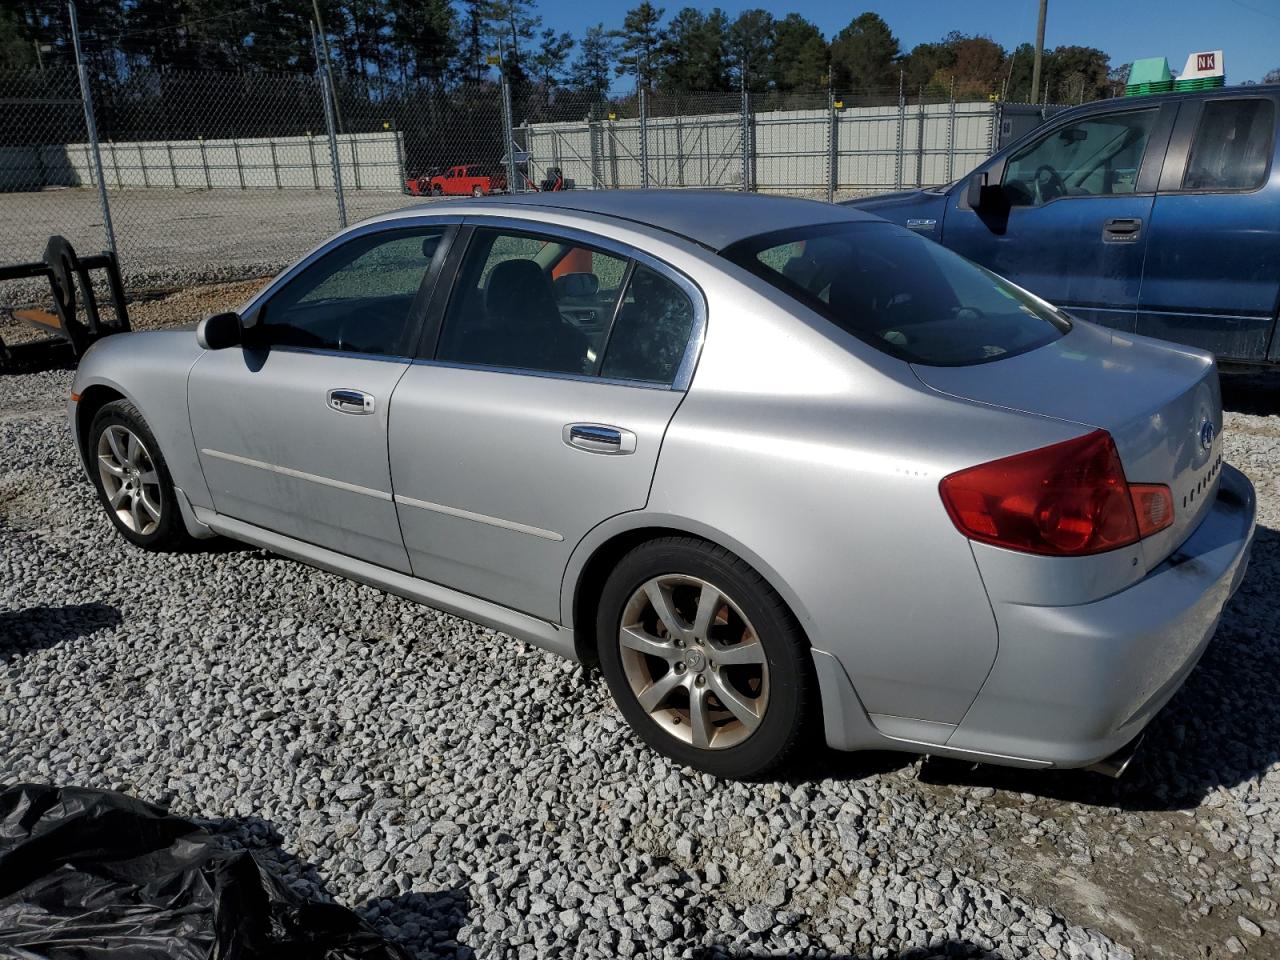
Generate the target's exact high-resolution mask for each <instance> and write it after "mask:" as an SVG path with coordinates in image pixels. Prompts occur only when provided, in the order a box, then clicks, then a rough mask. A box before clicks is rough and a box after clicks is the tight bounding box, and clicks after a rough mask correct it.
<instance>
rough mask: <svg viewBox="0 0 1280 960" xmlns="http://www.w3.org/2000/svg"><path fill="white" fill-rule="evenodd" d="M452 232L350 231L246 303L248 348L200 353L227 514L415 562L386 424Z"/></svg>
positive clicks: (217, 503)
mask: <svg viewBox="0 0 1280 960" xmlns="http://www.w3.org/2000/svg"><path fill="white" fill-rule="evenodd" d="M450 229H452V228H450V227H447V226H444V225H440V224H439V221H436V223H435V224H433V225H430V226H428V225H416V226H404V227H394V228H390V229H389V228H387V226H386V225H385V224H384V225H379V226H378V227H377V228H374V229H372V230H369V231H367V232H364V233H358V234H356V235H354V236H348V237H345V238H342V239H341V240H340V241H339V242H338V243H336V244H335V245H334V246H333V247H332V248H331V249H328V250H326V251H324V252H322V253H321V254H320V255H319V256H317V257H315V258H313V259H312V260H311V261H310V262H307V263H304V264H302V265H300V266H299V267H298V268H295V270H294V271H292V272H291V273H290V274H289V275H287V276H286V277H285V278H283V279H282V281H281V282H280V283H279V284H277V285H276V286H274V287H273V288H272V289H271V290H270V291H269V292H268V293H267V294H266V295H265V296H264V297H263V298H262V299H261V300H260V301H259V302H257V303H255V304H254V305H253V306H252V307H251V308H250V309H249V310H247V311H246V314H245V323H246V326H247V327H248V329H247V330H246V340H247V343H246V344H245V345H244V346H243V347H237V348H230V349H223V350H216V351H206V352H205V353H204V354H203V355H202V356H201V357H200V359H199V360H198V361H197V362H196V364H195V366H194V367H193V368H192V370H191V375H190V378H189V381H188V401H189V406H190V413H191V428H192V432H193V434H194V437H195V441H196V447H197V449H198V450H199V456H200V465H201V467H202V468H203V470H204V475H205V479H206V481H207V482H208V484H209V490H210V492H211V494H212V496H213V503H214V509H215V510H216V511H217V512H218V513H220V514H222V515H224V516H228V517H233V518H235V519H238V520H243V521H245V522H247V523H251V524H253V525H255V526H258V527H263V528H266V529H268V530H273V531H276V532H278V533H282V534H285V535H286V536H289V537H293V538H295V539H297V540H302V541H305V542H307V543H311V544H315V545H317V546H321V547H326V548H328V549H331V550H335V551H337V552H339V553H342V554H346V555H348V556H351V557H356V558H358V559H361V560H366V561H368V562H370V563H374V564H377V565H378V566H382V567H388V568H390V569H393V570H399V571H402V572H408V571H409V561H408V557H407V555H406V554H405V550H404V544H403V540H402V538H401V536H400V528H399V525H398V522H397V518H396V510H395V504H394V502H393V499H392V497H393V492H392V488H391V473H390V467H389V464H388V461H387V420H388V412H389V409H390V400H391V394H392V391H393V390H394V389H395V386H396V383H397V382H399V380H400V378H401V377H402V376H404V373H405V371H406V370H408V369H409V357H410V356H412V354H413V351H414V349H415V347H416V344H417V338H418V335H419V334H420V332H421V317H422V315H423V313H424V312H425V309H426V304H427V301H428V298H429V294H430V290H429V287H430V284H431V282H432V280H433V277H434V274H435V272H437V271H438V269H439V263H440V262H442V261H443V244H442V241H443V240H444V238H445V235H446V233H447V232H448V231H449V230H450ZM438 253H439V258H438V259H437V254H438Z"/></svg>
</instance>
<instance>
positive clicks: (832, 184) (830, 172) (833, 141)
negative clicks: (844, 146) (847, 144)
mask: <svg viewBox="0 0 1280 960" xmlns="http://www.w3.org/2000/svg"><path fill="white" fill-rule="evenodd" d="M839 135H840V117H839V115H838V114H837V113H836V97H835V94H833V93H832V92H831V91H830V90H828V91H827V203H834V202H835V199H836V177H837V176H839V170H838V169H837V164H836V156H837V151H838V149H839V147H838V145H837V138H838V137H839Z"/></svg>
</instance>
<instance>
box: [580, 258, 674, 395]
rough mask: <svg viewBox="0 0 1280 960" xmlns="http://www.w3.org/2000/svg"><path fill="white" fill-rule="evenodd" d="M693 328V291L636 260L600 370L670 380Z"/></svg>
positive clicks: (610, 374)
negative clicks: (687, 290) (690, 295)
mask: <svg viewBox="0 0 1280 960" xmlns="http://www.w3.org/2000/svg"><path fill="white" fill-rule="evenodd" d="M692 329H693V303H692V302H691V301H690V300H689V295H688V294H686V293H685V292H684V291H683V290H681V289H680V287H679V286H677V285H676V283H675V282H674V281H673V280H671V279H669V278H667V277H664V276H663V275H662V274H660V273H658V272H657V271H656V270H651V269H650V268H648V267H646V266H637V267H636V268H635V271H634V272H633V273H632V275H631V282H630V283H628V284H627V290H626V293H625V295H624V296H623V298H622V303H621V305H620V306H619V307H618V313H617V317H616V319H615V320H614V322H613V329H612V330H611V331H610V333H609V342H608V344H607V346H606V347H605V352H604V362H603V363H602V364H601V367H600V375H601V376H604V377H610V378H612V379H616V380H639V381H643V382H646V383H663V384H670V383H672V382H673V381H674V380H675V378H676V372H677V371H678V370H679V369H680V361H681V360H683V359H684V354H685V348H686V347H687V346H688V344H689V333H690V331H692Z"/></svg>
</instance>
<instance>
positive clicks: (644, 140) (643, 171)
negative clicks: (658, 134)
mask: <svg viewBox="0 0 1280 960" xmlns="http://www.w3.org/2000/svg"><path fill="white" fill-rule="evenodd" d="M638 93H639V100H640V189H641V190H648V189H649V116H648V114H649V104H648V102H647V101H646V99H645V88H644V85H643V84H642V85H641V86H640V88H639V90H638Z"/></svg>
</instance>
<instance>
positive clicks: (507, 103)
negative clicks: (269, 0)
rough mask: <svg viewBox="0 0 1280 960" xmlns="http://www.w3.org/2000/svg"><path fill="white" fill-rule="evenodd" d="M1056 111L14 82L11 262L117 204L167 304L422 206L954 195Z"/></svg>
mask: <svg viewBox="0 0 1280 960" xmlns="http://www.w3.org/2000/svg"><path fill="white" fill-rule="evenodd" d="M86 94H87V95H88V96H90V97H91V98H92V104H93V108H94V109H93V116H94V117H95V124H96V131H97V138H98V141H99V142H100V150H99V154H98V156H97V157H95V154H94V151H93V150H92V149H91V146H90V144H91V139H92V138H91V137H90V136H89V133H90V131H89V130H88V129H87V126H86V117H87V116H88V113H87V111H86V110H85V104H84V102H83V97H84V96H85V95H86ZM1050 109H1052V108H1050ZM1044 115H1045V108H1041V107H1030V106H1017V105H1010V104H1001V103H991V102H986V101H982V102H969V103H966V102H956V101H955V100H954V99H952V98H949V97H947V96H945V95H943V96H936V95H935V96H932V97H930V96H924V95H921V96H918V97H916V98H908V97H905V96H903V95H902V94H901V92H900V91H885V92H884V93H883V94H882V95H878V96H875V97H861V98H858V99H856V100H855V99H854V98H851V97H849V98H842V97H840V96H839V95H838V94H825V93H819V94H779V93H767V94H760V93H745V92H744V93H661V94H650V93H647V92H643V91H641V92H638V93H637V94H635V95H632V96H627V97H620V98H612V99H601V98H598V97H594V96H590V95H585V94H581V93H577V92H573V91H566V90H552V91H547V90H543V89H540V88H535V87H527V88H525V89H523V90H511V89H509V88H507V87H506V86H505V85H504V84H502V83H500V82H492V81H480V82H464V83H461V84H458V85H456V86H451V87H448V88H446V89H440V88H437V87H432V86H428V85H425V84H423V85H414V84H392V83H381V82H378V81H375V80H368V79H350V78H342V77H334V78H333V80H332V81H330V80H329V79H328V78H327V77H326V76H325V75H324V74H323V73H320V74H317V75H312V74H297V75H273V74H229V73H213V72H200V73H190V72H188V73H184V72H177V71H143V70H138V71H133V72H131V73H129V74H128V76H127V77H125V78H124V79H123V80H113V81H111V82H110V83H107V82H105V81H102V80H93V81H90V82H89V83H88V84H87V89H86V88H84V87H82V85H81V83H80V82H79V79H78V77H77V74H76V72H75V71H74V70H62V71H59V70H48V71H29V72H21V73H0V218H2V219H3V221H4V222H5V223H6V224H7V225H9V229H7V230H6V234H7V235H6V237H5V239H6V241H7V242H6V243H5V244H4V253H3V257H2V259H3V261H10V260H15V261H16V260H31V259H35V258H38V256H39V255H40V252H41V250H42V249H43V247H44V242H45V240H46V239H47V237H48V236H49V235H50V234H54V233H60V234H63V235H64V236H66V237H68V239H70V240H71V241H72V243H73V244H75V245H76V246H77V247H78V248H82V249H83V251H84V252H96V251H98V250H101V249H105V248H107V247H109V246H110V245H111V243H112V240H113V238H112V236H111V232H110V231H109V230H108V229H107V228H106V225H105V224H106V217H104V212H109V215H110V221H111V222H113V224H114V242H115V245H116V249H117V252H118V255H119V257H120V263H121V268H122V272H123V273H124V277H125V283H126V287H127V288H128V289H129V290H130V292H131V293H134V294H140V293H141V294H148V293H154V292H157V291H164V290H169V289H178V288H181V287H185V286H189V285H191V284H195V283H202V282H211V281H217V280H231V279H250V278H257V277H263V276H268V275H270V274H272V273H274V272H276V271H278V270H279V269H280V268H281V267H283V266H285V265H286V264H287V263H289V262H290V261H292V260H293V259H295V258H296V257H297V256H299V255H300V254H302V253H304V252H305V251H306V250H307V249H309V248H310V247H311V246H313V245H314V244H316V243H319V242H320V241H322V240H323V239H325V238H326V237H327V236H329V235H330V234H332V233H333V232H334V231H335V230H337V229H338V228H339V227H341V226H343V225H345V224H346V223H351V222H356V221H358V220H360V219H363V218H365V217H368V216H372V215H375V214H379V213H383V212H386V211H389V210H394V209H398V208H401V207H404V206H406V205H408V204H410V203H413V202H418V197H419V196H420V197H421V198H422V200H423V201H428V200H430V199H432V198H434V197H438V196H447V195H450V194H456V193H465V194H469V193H473V192H482V193H489V192H505V191H509V190H510V191H526V190H536V189H550V188H568V189H576V190H590V189H644V188H681V189H694V188H697V189H727V190H756V191H763V192H774V193H788V194H794V195H801V196H809V197H814V198H817V199H826V200H839V199H843V198H845V197H849V196H854V195H858V194H862V193H869V192H877V191H884V190H892V189H898V188H903V187H909V186H929V185H935V184H941V183H947V182H950V181H953V180H955V179H957V178H959V177H961V176H963V175H964V174H965V173H967V172H968V171H969V170H971V169H973V167H975V166H976V165H977V164H979V163H980V162H981V161H982V160H983V159H984V158H985V157H987V156H988V155H989V154H990V153H991V152H992V151H993V150H994V149H996V148H997V147H998V146H999V145H1000V144H1001V143H1003V142H1007V141H1008V140H1009V139H1012V138H1013V137H1016V136H1018V135H1021V133H1023V132H1025V130H1026V129H1029V128H1030V127H1031V126H1034V124H1036V123H1039V122H1040V121H1041V120H1042V119H1043V117H1044ZM99 157H100V160H99ZM100 192H101V193H103V194H105V198H106V205H107V207H108V210H107V211H104V208H103V205H102V203H101V196H100ZM6 295H9V294H8V293H7V292H6V291H0V296H6Z"/></svg>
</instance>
